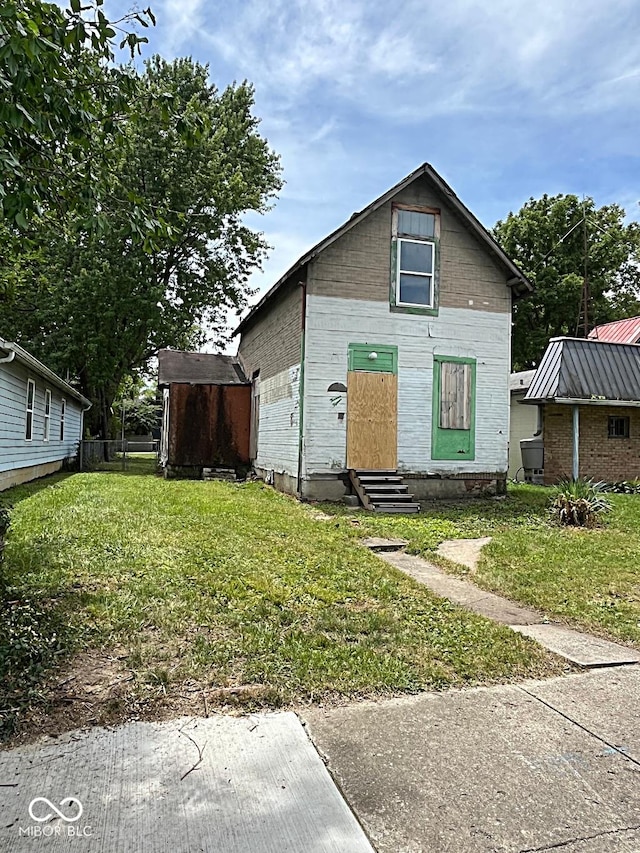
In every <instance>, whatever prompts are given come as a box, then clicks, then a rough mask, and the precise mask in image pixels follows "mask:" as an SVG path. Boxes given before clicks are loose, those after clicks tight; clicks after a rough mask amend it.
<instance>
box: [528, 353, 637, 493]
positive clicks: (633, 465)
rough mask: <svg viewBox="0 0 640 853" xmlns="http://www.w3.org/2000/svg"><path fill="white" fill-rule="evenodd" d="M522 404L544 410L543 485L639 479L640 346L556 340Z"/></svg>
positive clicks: (542, 362)
mask: <svg viewBox="0 0 640 853" xmlns="http://www.w3.org/2000/svg"><path fill="white" fill-rule="evenodd" d="M524 400H525V403H531V404H537V405H539V406H542V407H543V440H544V480H545V483H549V484H551V483H557V482H558V480H561V479H564V478H571V477H572V478H574V479H577V478H578V477H585V478H592V479H594V480H604V481H606V482H616V481H619V480H625V479H630V478H638V477H640V346H636V345H632V344H621V343H610V342H608V341H601V340H590V339H589V340H584V339H582V338H554V339H552V340H551V341H550V342H549V346H548V348H547V351H546V352H545V354H544V357H543V359H542V361H541V362H540V366H539V367H538V369H537V371H536V374H535V376H534V378H533V380H532V381H531V385H530V387H529V390H528V391H527V393H526V395H525V398H524Z"/></svg>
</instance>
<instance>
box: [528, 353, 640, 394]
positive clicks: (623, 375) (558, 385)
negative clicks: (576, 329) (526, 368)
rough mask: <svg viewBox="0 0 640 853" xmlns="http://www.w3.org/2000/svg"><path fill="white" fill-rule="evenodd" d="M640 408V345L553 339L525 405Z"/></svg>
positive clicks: (537, 371)
mask: <svg viewBox="0 0 640 853" xmlns="http://www.w3.org/2000/svg"><path fill="white" fill-rule="evenodd" d="M551 400H555V401H557V402H573V401H580V402H587V403H594V404H597V403H605V402H613V403H615V402H621V403H626V404H628V405H629V404H637V405H640V346H636V345H633V344H618V343H610V342H608V341H600V340H590V339H586V340H585V339H584V338H552V339H551V340H550V341H549V346H548V347H547V351H546V352H545V354H544V356H543V358H542V361H541V362H540V366H539V367H538V369H537V370H536V374H535V376H534V378H533V381H532V383H531V386H530V387H529V390H528V391H527V393H526V395H525V398H524V402H531V403H534V402H545V401H551Z"/></svg>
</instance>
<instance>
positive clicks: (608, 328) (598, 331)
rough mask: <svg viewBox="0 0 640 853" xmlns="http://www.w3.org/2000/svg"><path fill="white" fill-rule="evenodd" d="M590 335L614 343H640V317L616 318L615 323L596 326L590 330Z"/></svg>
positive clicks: (595, 338)
mask: <svg viewBox="0 0 640 853" xmlns="http://www.w3.org/2000/svg"><path fill="white" fill-rule="evenodd" d="M589 337H590V338H593V339H594V340H598V341H610V342H611V343H614V344H638V343H640V317H629V318H628V319H626V320H615V321H614V322H613V323H604V324H603V325H602V326H596V327H595V329H592V330H591V331H590V332H589Z"/></svg>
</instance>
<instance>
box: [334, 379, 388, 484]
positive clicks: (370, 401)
mask: <svg viewBox="0 0 640 853" xmlns="http://www.w3.org/2000/svg"><path fill="white" fill-rule="evenodd" d="M397 467H398V376H397V374H395V373H369V372H366V371H360V370H350V371H349V372H348V373H347V468H365V469H366V468H369V469H372V470H380V469H384V468H389V469H392V470H394V471H395V470H396V468H397Z"/></svg>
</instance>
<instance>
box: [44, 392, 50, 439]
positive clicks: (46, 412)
mask: <svg viewBox="0 0 640 853" xmlns="http://www.w3.org/2000/svg"><path fill="white" fill-rule="evenodd" d="M50 433H51V391H49V389H48V388H47V389H45V392H44V440H45V441H49V435H50Z"/></svg>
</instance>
